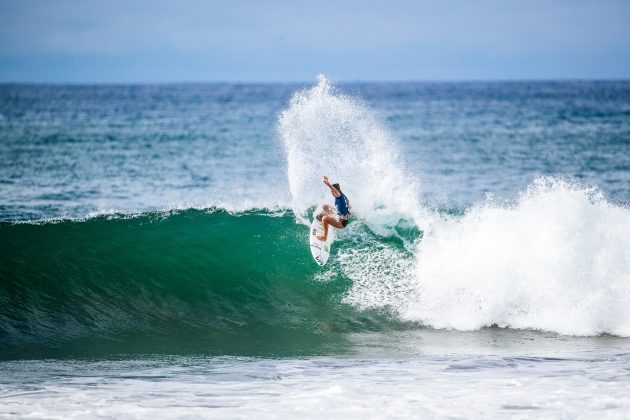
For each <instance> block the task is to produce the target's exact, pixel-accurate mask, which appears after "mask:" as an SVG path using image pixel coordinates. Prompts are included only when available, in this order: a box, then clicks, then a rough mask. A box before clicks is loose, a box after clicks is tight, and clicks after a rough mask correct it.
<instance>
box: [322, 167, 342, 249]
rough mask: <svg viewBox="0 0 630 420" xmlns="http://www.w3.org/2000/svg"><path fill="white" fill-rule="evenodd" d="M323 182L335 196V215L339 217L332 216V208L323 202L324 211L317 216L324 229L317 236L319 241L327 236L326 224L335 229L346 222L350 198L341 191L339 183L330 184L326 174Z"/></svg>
mask: <svg viewBox="0 0 630 420" xmlns="http://www.w3.org/2000/svg"><path fill="white" fill-rule="evenodd" d="M324 184H326V186H327V187H328V188H330V192H331V193H332V195H333V196H335V207H337V215H338V216H339V218H337V217H335V216H334V214H333V209H332V208H331V207H330V206H329V205H327V204H324V211H323V212H322V214H320V215H319V216H317V218H318V219H319V220H321V221H322V225H323V229H324V234H323V235H319V236H318V237H317V239H319V240H320V241H325V240H326V238H327V237H328V225H331V226H333V227H336V228H337V229H343V228H345V227H346V225H347V224H348V216H349V215H350V200H348V197H346V195H345V194H344V193H342V192H341V188H340V187H339V184H332V185H331V184H330V182H328V177H327V176H325V177H324Z"/></svg>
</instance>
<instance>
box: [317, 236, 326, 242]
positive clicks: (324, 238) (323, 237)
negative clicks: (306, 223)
mask: <svg viewBox="0 0 630 420" xmlns="http://www.w3.org/2000/svg"><path fill="white" fill-rule="evenodd" d="M317 239H318V240H320V241H325V240H326V237H325V236H321V235H320V236H318V237H317Z"/></svg>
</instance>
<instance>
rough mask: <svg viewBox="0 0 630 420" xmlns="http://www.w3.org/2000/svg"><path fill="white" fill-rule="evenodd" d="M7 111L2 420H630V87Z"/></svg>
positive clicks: (211, 99) (39, 106)
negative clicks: (319, 259)
mask: <svg viewBox="0 0 630 420" xmlns="http://www.w3.org/2000/svg"><path fill="white" fill-rule="evenodd" d="M0 98H2V99H3V100H2V101H0V115H2V118H0V139H1V140H2V141H1V142H0V147H1V148H2V150H0V151H1V152H2V153H0V175H1V176H0V178H1V182H0V197H2V199H1V201H0V237H1V238H2V240H1V241H0V372H2V375H0V376H2V377H3V379H0V397H1V398H2V399H3V401H4V402H5V404H3V405H2V406H1V407H0V416H5V417H28V416H36V417H37V416H40V417H73V416H74V417H86V416H87V417H107V416H111V415H115V416H122V417H128V418H145V417H147V416H153V417H157V418H162V417H173V416H177V417H180V416H194V417H198V416H218V417H230V418H241V417H252V416H256V417H263V418H277V417H287V416H289V417H292V416H299V417H301V418H302V417H303V418H310V417H313V418H321V417H322V416H324V415H328V416H330V417H333V418H341V417H344V418H347V417H348V416H349V417H368V418H371V417H375V416H381V415H385V416H389V417H440V416H444V415H446V414H447V413H450V414H453V415H455V416H460V417H470V416H472V417H484V416H517V417H540V416H542V417H562V416H567V417H575V416H579V415H586V416H587V417H588V416H596V417H598V416H601V415H608V416H611V417H623V413H625V412H627V410H628V409H629V408H630V400H629V399H628V398H627V395H628V389H629V384H630V377H628V375H626V374H625V373H624V372H625V370H626V369H625V366H626V365H627V362H628V355H629V354H630V351H629V349H630V343H629V342H628V337H629V336H630V309H629V308H630V306H629V305H628V302H630V207H629V205H628V202H629V200H630V193H629V192H628V188H627V185H628V182H629V181H630V166H629V165H630V155H629V154H628V153H627V150H628V149H627V146H628V143H627V139H628V135H629V134H630V119H629V118H628V113H627V112H628V109H630V85H629V84H628V83H625V82H607V83H603V82H601V83H595V82H592V83H591V82H583V83H568V82H567V83H551V82H550V83H546V82H538V83H525V82H523V83H516V82H510V83H502V82H488V83H426V84H422V83H401V84H369V83H368V84H343V85H335V84H333V83H331V82H330V81H329V80H328V79H327V78H326V77H324V76H319V77H318V79H317V81H316V83H314V84H312V85H230V84H209V85H164V86H95V87H90V86H51V87H37V86H35V87H33V86H13V85H7V86H0ZM91 98H97V99H98V100H95V99H91ZM79 105H80V107H81V110H82V111H81V113H78V112H77V111H76V110H77V107H78V106H79ZM323 175H328V176H329V177H330V179H331V181H334V182H339V183H340V184H341V187H342V189H343V191H344V192H345V193H346V194H347V196H348V197H349V199H350V201H351V203H352V216H351V221H350V223H349V225H348V227H347V228H346V229H344V230H342V231H340V232H338V236H337V241H336V242H335V244H334V247H333V253H332V255H331V259H330V261H329V262H328V264H327V265H326V266H324V267H318V266H317V265H316V264H315V263H314V262H313V261H312V259H311V256H310V252H309V249H308V241H307V235H308V226H309V225H310V220H311V219H312V217H313V211H314V208H315V207H316V206H317V205H319V204H321V203H323V202H330V201H332V199H331V196H330V193H329V192H328V190H327V189H326V188H325V187H324V185H323V184H322V182H321V178H322V176H323ZM357 401H361V402H360V403H357ZM445 401H450V403H448V409H447V408H446V405H445V404H446V403H445ZM104 407H107V409H105V408H104ZM383 407H386V408H383ZM383 409H384V410H385V411H384V412H381V411H380V410H383ZM375 413H378V414H375Z"/></svg>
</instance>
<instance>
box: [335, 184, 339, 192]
mask: <svg viewBox="0 0 630 420" xmlns="http://www.w3.org/2000/svg"><path fill="white" fill-rule="evenodd" d="M333 187H335V189H336V190H337V191H339V192H341V187H340V186H339V184H333Z"/></svg>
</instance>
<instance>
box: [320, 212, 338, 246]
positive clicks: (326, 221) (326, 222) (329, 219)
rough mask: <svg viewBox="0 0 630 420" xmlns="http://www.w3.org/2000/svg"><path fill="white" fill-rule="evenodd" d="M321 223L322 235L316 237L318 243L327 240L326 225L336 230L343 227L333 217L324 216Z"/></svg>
mask: <svg viewBox="0 0 630 420" xmlns="http://www.w3.org/2000/svg"><path fill="white" fill-rule="evenodd" d="M322 223H323V225H324V226H323V228H324V234H323V235H321V236H318V237H317V239H319V240H320V241H325V240H326V238H328V225H332V226H334V227H336V228H337V229H343V225H342V224H341V222H340V221H339V220H337V218H336V217H334V216H328V215H326V216H324V217H323V218H322Z"/></svg>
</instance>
